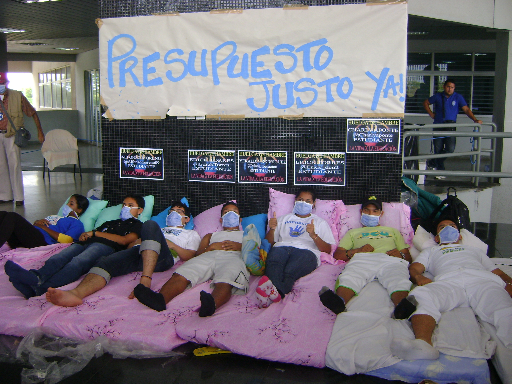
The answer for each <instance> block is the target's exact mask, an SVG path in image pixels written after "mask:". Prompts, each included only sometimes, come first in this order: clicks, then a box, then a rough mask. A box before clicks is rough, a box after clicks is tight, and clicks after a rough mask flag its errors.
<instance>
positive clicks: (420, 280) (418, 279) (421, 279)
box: [416, 275, 432, 285]
mask: <svg viewBox="0 0 512 384" xmlns="http://www.w3.org/2000/svg"><path fill="white" fill-rule="evenodd" d="M431 282H432V280H430V279H429V278H428V277H425V276H423V275H419V276H416V285H427V284H430V283H431Z"/></svg>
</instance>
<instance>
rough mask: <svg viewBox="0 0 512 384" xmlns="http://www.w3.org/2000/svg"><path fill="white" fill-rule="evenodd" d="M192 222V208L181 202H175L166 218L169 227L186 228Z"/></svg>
mask: <svg viewBox="0 0 512 384" xmlns="http://www.w3.org/2000/svg"><path fill="white" fill-rule="evenodd" d="M189 221H190V208H189V207H187V206H186V205H185V204H183V203H182V202H181V201H173V202H172V203H171V208H170V209H169V214H168V215H167V217H166V218H165V225H167V226H168V227H184V226H185V225H186V224H187V223H188V222H189Z"/></svg>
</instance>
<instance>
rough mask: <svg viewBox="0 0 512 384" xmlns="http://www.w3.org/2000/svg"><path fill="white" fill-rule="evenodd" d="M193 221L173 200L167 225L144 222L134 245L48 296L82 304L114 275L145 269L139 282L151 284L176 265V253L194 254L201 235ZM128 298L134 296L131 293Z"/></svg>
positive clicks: (183, 257)
mask: <svg viewBox="0 0 512 384" xmlns="http://www.w3.org/2000/svg"><path fill="white" fill-rule="evenodd" d="M189 221H190V209H189V207H187V206H186V205H185V204H183V203H181V202H179V201H174V202H172V204H171V208H170V209H169V214H168V215H167V218H166V227H164V228H160V226H159V225H158V223H156V222H155V221H153V220H148V221H146V222H145V223H144V224H143V225H142V230H141V237H140V239H138V240H137V241H136V242H135V245H134V246H133V247H132V248H129V249H126V250H124V251H119V252H116V253H114V254H113V255H109V256H103V257H102V258H101V259H99V261H98V262H97V263H96V265H95V266H94V267H92V268H91V269H90V270H89V273H88V274H87V275H86V276H85V277H84V279H83V280H82V281H81V282H80V284H79V285H78V286H77V287H76V288H74V289H71V290H69V291H64V290H61V289H55V288H48V291H47V292H46V299H47V300H48V301H49V302H51V303H53V304H55V305H60V306H64V307H74V306H76V305H80V304H82V300H83V299H84V298H85V297H87V296H89V295H91V294H93V293H95V292H97V291H99V290H100V289H102V288H103V287H105V286H106V285H107V284H108V283H109V282H110V280H111V279H112V278H113V277H117V276H123V275H127V274H129V273H132V272H142V275H141V277H140V284H142V285H144V286H145V287H148V288H151V282H152V280H153V277H152V276H153V273H154V272H164V271H167V270H168V269H169V268H171V267H172V266H173V265H174V261H175V260H174V257H175V256H176V257H179V258H180V260H183V261H187V260H189V259H191V258H192V257H194V256H195V254H196V251H197V249H198V248H199V243H200V241H201V238H200V237H199V234H198V233H197V232H196V231H194V230H190V229H185V225H186V224H187V223H188V222H189ZM128 298H130V299H133V298H134V294H133V291H132V293H131V294H130V295H129V296H128Z"/></svg>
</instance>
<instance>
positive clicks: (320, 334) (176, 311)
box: [0, 245, 343, 367]
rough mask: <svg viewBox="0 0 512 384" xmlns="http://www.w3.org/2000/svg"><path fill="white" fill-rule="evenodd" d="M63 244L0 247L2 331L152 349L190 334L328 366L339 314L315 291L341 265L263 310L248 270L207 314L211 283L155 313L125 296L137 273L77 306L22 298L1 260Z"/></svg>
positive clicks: (244, 350)
mask: <svg viewBox="0 0 512 384" xmlns="http://www.w3.org/2000/svg"><path fill="white" fill-rule="evenodd" d="M66 246H67V245H49V246H46V247H39V248H35V249H17V250H7V251H5V249H1V250H0V313H1V314H2V316H0V333H2V334H8V335H15V336H25V335H27V334H28V333H29V332H30V331H31V330H33V329H34V328H37V327H45V328H46V329H48V330H49V331H51V332H52V333H53V334H54V335H57V336H64V337H68V338H73V339H79V340H92V339H95V338H97V337H99V336H101V335H104V336H107V337H108V338H110V339H113V340H119V341H127V342H133V343H138V344H140V346H141V348H143V349H146V350H152V351H154V352H155V353H161V352H165V351H170V350H172V349H173V348H175V347H177V346H179V345H181V344H183V343H185V342H186V341H195V342H198V343H204V344H209V345H212V346H217V347H220V348H223V349H229V350H231V351H232V352H235V353H239V354H243V355H247V356H252V357H256V358H262V359H267V360H275V361H281V362H287V363H294V364H301V365H309V366H315V367H323V366H325V352H326V349H327V343H328V342H329V337H330V335H331V331H332V328H333V325H334V321H335V319H336V317H335V315H334V314H333V313H332V312H330V311H329V310H327V309H326V308H325V307H323V305H322V304H321V303H320V301H319V299H318V291H319V290H320V288H321V287H322V286H323V285H328V286H329V287H330V288H333V287H334V282H335V280H336V277H337V276H338V274H339V273H340V271H341V269H342V268H343V265H341V266H340V265H326V264H324V265H322V266H320V267H319V268H318V269H317V270H316V271H315V272H313V273H312V274H310V275H308V276H305V277H303V278H302V279H300V280H299V281H298V282H297V283H296V284H295V287H294V289H293V291H292V292H291V293H290V294H289V295H287V297H286V298H285V300H284V301H283V302H281V303H279V304H273V305H271V306H270V307H269V308H267V309H259V308H258V307H257V304H256V299H255V297H254V291H255V289H256V286H257V282H258V279H259V278H256V277H251V285H250V290H249V293H248V294H247V295H244V296H233V297H232V299H231V300H230V302H229V303H227V304H226V305H225V306H223V307H221V308H220V309H219V310H218V311H217V313H216V314H215V315H214V316H212V317H209V318H200V317H199V316H198V313H197V310H198V308H199V305H200V303H199V292H200V291H201V290H207V291H210V287H209V284H208V283H204V284H201V285H199V286H197V287H194V288H192V289H189V290H187V291H185V292H184V293H183V294H181V295H180V296H178V297H177V298H175V299H174V300H173V301H172V302H171V303H169V304H168V305H167V310H165V311H163V312H156V311H153V310H151V309H149V308H147V307H145V306H144V305H142V304H140V303H139V302H138V301H137V300H136V299H135V300H129V299H128V298H127V296H128V295H129V293H130V292H131V290H132V289H133V287H134V286H135V285H137V283H138V281H139V278H140V273H132V274H130V275H127V276H122V277H118V278H114V279H112V281H111V282H110V284H109V285H108V286H106V287H105V288H104V289H102V290H100V291H99V292H97V293H95V294H93V295H91V296H89V297H87V298H86V299H85V300H84V303H83V304H82V305H80V306H78V307H74V308H62V307H57V306H54V305H53V304H50V303H48V302H47V301H46V299H45V297H44V296H40V297H33V298H31V299H29V300H25V299H24V298H23V297H22V295H21V294H20V293H19V292H18V291H17V290H16V289H14V287H13V286H12V285H11V284H10V282H9V281H8V276H6V275H5V272H4V268H3V266H4V264H5V262H6V260H13V261H15V262H17V263H19V264H20V265H22V266H23V267H25V268H39V267H40V266H41V265H43V263H44V261H45V260H46V259H47V258H48V257H50V256H51V255H53V254H55V253H57V252H59V251H60V250H61V249H63V248H65V247H66ZM2 251H3V252H2ZM175 268H176V267H174V268H173V269H171V270H169V271H166V272H162V273H156V274H154V277H153V289H155V290H158V289H160V287H161V286H162V285H163V284H164V283H165V282H166V281H167V280H168V279H169V278H170V276H171V275H172V272H173V271H174V269H175ZM77 284H78V282H75V283H72V284H69V285H68V286H66V287H64V289H71V288H73V287H75V286H76V285H77Z"/></svg>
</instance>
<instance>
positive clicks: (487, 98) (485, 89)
mask: <svg viewBox="0 0 512 384" xmlns="http://www.w3.org/2000/svg"><path fill="white" fill-rule="evenodd" d="M493 99H494V76H475V77H474V78H473V103H472V106H471V109H472V111H473V112H474V113H475V115H492V113H493Z"/></svg>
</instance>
